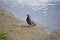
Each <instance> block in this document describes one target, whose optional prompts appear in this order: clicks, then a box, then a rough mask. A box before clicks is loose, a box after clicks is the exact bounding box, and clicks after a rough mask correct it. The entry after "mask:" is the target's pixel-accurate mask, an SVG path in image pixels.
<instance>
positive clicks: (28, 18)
mask: <svg viewBox="0 0 60 40" xmlns="http://www.w3.org/2000/svg"><path fill="white" fill-rule="evenodd" d="M26 22H27V23H28V24H29V25H32V26H35V24H34V22H33V21H32V20H31V18H30V15H27V18H26Z"/></svg>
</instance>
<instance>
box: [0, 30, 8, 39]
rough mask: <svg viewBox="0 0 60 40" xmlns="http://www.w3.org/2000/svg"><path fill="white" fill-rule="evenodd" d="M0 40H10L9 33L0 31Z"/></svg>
mask: <svg viewBox="0 0 60 40" xmlns="http://www.w3.org/2000/svg"><path fill="white" fill-rule="evenodd" d="M0 40H8V35H7V33H6V32H4V31H1V30H0Z"/></svg>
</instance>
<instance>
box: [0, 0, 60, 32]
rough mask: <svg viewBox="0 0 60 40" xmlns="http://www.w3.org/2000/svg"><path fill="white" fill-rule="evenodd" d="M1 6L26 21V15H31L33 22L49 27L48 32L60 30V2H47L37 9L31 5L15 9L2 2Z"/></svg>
mask: <svg viewBox="0 0 60 40" xmlns="http://www.w3.org/2000/svg"><path fill="white" fill-rule="evenodd" d="M0 5H1V6H3V7H5V8H6V9H7V10H10V11H12V12H14V15H16V16H17V17H18V18H21V19H22V20H24V21H25V19H26V15H27V14H30V16H31V18H32V20H34V21H36V22H39V23H40V24H42V25H44V26H46V27H48V28H47V31H48V32H52V31H54V30H60V1H51V2H47V3H45V4H41V5H39V6H36V7H31V5H18V6H15V5H14V6H15V7H14V6H11V5H12V4H10V3H7V2H3V1H2V0H1V1H0Z"/></svg>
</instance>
